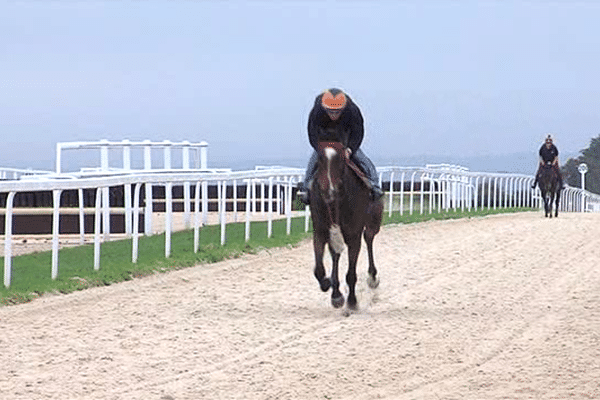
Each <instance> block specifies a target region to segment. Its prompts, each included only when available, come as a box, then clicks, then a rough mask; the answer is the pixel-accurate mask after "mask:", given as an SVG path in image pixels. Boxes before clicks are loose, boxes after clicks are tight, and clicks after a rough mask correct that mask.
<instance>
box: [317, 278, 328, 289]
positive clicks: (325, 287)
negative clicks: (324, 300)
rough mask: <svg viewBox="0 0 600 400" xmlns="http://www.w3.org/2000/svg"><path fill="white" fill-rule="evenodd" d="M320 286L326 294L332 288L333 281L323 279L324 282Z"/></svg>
mask: <svg viewBox="0 0 600 400" xmlns="http://www.w3.org/2000/svg"><path fill="white" fill-rule="evenodd" d="M319 286H321V290H322V291H324V292H326V291H328V290H329V288H330V287H331V279H329V278H323V280H322V281H320V282H319Z"/></svg>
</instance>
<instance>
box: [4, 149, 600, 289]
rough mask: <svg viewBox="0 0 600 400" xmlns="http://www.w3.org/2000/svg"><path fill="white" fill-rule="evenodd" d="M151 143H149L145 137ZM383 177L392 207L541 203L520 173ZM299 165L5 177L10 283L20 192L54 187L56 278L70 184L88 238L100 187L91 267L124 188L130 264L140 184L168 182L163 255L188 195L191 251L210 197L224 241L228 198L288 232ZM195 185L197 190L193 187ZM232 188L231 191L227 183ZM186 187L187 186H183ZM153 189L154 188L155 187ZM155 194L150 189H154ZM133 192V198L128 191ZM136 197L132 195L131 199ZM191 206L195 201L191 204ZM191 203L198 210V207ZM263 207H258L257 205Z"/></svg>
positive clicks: (148, 209) (569, 198)
mask: <svg viewBox="0 0 600 400" xmlns="http://www.w3.org/2000/svg"><path fill="white" fill-rule="evenodd" d="M145 144H147V143H145ZM377 171H378V173H379V180H380V183H381V184H382V186H383V187H384V188H385V189H387V190H386V194H387V196H386V198H385V201H386V202H387V204H386V206H387V212H388V213H389V215H392V213H394V212H398V213H400V214H404V213H405V212H406V213H410V214H413V213H420V214H423V213H437V212H442V211H449V210H463V211H464V210H472V209H474V210H480V209H497V208H509V207H531V208H534V209H535V208H539V207H540V206H541V204H542V202H541V198H540V196H539V194H538V191H537V190H533V189H531V184H532V182H533V177H531V176H527V175H521V174H500V173H486V172H472V171H468V170H466V169H465V168H461V167H457V166H451V165H429V166H427V167H424V168H423V167H396V166H389V167H380V168H377ZM303 174H304V170H302V169H298V168H284V167H277V168H265V167H261V168H257V169H256V170H249V171H231V170H207V169H204V168H201V169H189V168H186V169H181V170H172V169H163V170H138V171H123V170H122V171H104V172H102V171H93V173H91V172H90V173H78V174H44V175H34V176H31V177H22V178H23V179H20V180H5V181H0V193H6V194H7V197H6V208H5V210H4V211H5V235H4V285H5V286H6V287H9V286H10V282H11V273H12V268H11V266H12V236H13V234H12V229H13V215H14V207H13V202H14V198H15V195H16V194H17V193H22V192H42V191H50V192H52V203H53V206H52V265H51V277H52V279H56V277H57V276H58V267H59V228H60V226H59V225H60V213H61V207H60V200H61V194H62V193H63V192H64V191H66V190H76V191H77V192H78V199H79V206H78V208H79V222H80V224H79V226H80V237H81V242H82V243H83V240H84V223H83V218H84V204H83V203H84V202H83V190H86V189H87V190H94V191H95V193H96V195H95V204H94V208H93V209H94V260H93V268H94V269H95V270H98V269H99V268H100V250H101V243H102V241H103V240H109V239H110V235H111V232H110V224H109V218H110V212H111V209H110V204H109V199H108V196H107V195H106V194H105V193H108V189H109V188H111V187H124V188H125V192H126V193H130V195H126V197H125V199H126V201H125V204H124V207H121V210H123V208H124V213H125V233H126V236H127V237H129V238H130V239H131V240H132V244H133V245H132V255H131V260H132V262H134V263H135V262H137V257H138V241H139V236H140V234H141V233H140V229H139V220H140V205H141V204H142V201H141V195H140V194H141V189H142V187H145V188H146V191H147V190H148V188H152V187H153V186H162V187H164V188H165V199H164V204H165V257H167V258H168V257H169V256H170V252H171V233H172V221H173V203H174V201H179V202H181V201H183V214H184V221H185V226H186V227H187V228H192V229H193V231H194V241H193V242H194V244H193V251H194V252H197V251H198V248H199V229H200V228H201V226H202V225H203V224H205V223H206V222H207V213H208V202H209V201H216V202H217V205H218V206H217V209H218V211H217V212H218V215H219V223H220V225H221V244H224V243H225V242H226V225H227V218H226V216H225V212H226V210H227V203H230V204H231V208H232V211H233V212H234V214H235V216H236V217H235V220H237V214H238V204H240V203H241V204H245V207H244V215H245V238H246V240H249V239H250V235H251V232H250V226H251V224H250V222H251V221H252V220H254V219H256V218H255V217H256V214H257V213H260V214H262V215H263V216H265V217H266V218H267V229H268V236H269V237H270V236H271V233H272V220H273V218H274V214H275V213H282V214H284V215H285V218H286V219H287V233H288V234H289V233H290V229H291V218H292V203H293V193H294V188H295V187H296V184H297V183H298V182H299V181H300V180H301V179H302V178H303ZM209 185H212V186H216V187H217V190H216V197H215V198H211V199H209V196H208V186H209ZM174 186H183V187H184V190H183V199H174V198H173V187H174ZM192 186H193V187H194V189H195V190H194V191H193V196H192V195H191V191H190V190H189V189H190V188H191V187H192ZM240 186H244V187H245V189H246V190H245V197H244V198H242V197H241V196H238V193H239V191H238V188H239V187H240ZM229 187H230V188H231V189H232V190H227V189H228V188H229ZM185 188H187V190H186V189H185ZM150 190H151V189H150ZM150 193H151V191H150ZM129 196H131V197H129ZM127 198H130V200H132V201H127ZM145 202H146V204H145V211H144V218H145V219H144V226H145V232H144V234H146V235H151V234H152V229H151V228H152V227H151V224H152V219H151V215H152V213H153V209H152V203H153V199H152V197H151V196H150V197H148V196H146V197H145ZM192 205H193V207H192ZM192 208H193V212H192ZM259 208H260V210H259ZM561 210H562V211H566V212H584V211H585V212H600V196H598V195H595V194H592V193H589V192H587V191H583V190H581V189H576V188H572V187H567V188H566V189H565V190H563V193H562V199H561ZM309 213H310V210H309V208H308V207H307V208H306V209H305V210H304V212H303V213H302V214H303V215H304V218H305V226H304V229H305V230H308V226H309V224H308V221H309Z"/></svg>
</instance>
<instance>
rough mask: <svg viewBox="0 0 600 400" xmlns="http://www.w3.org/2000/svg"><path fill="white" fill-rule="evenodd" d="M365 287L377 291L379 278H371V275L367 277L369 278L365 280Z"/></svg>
mask: <svg viewBox="0 0 600 400" xmlns="http://www.w3.org/2000/svg"><path fill="white" fill-rule="evenodd" d="M367 285H369V287H370V288H371V289H377V287H378V286H379V278H377V277H375V278H373V277H372V276H371V275H369V277H368V278H367Z"/></svg>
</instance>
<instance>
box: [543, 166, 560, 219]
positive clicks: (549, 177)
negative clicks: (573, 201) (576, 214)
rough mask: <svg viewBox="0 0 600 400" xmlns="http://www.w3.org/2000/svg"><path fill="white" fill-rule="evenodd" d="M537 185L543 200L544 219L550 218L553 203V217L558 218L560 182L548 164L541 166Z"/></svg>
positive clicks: (553, 168)
mask: <svg viewBox="0 0 600 400" xmlns="http://www.w3.org/2000/svg"><path fill="white" fill-rule="evenodd" d="M538 185H539V187H540V191H541V192H542V199H544V210H545V212H546V217H550V218H552V203H553V202H555V203H556V204H555V208H554V216H555V217H558V204H559V202H560V191H561V190H562V187H561V186H560V180H559V177H558V173H557V171H556V169H555V167H553V166H552V163H550V162H548V163H545V164H543V165H542V166H541V168H540V171H539V175H538Z"/></svg>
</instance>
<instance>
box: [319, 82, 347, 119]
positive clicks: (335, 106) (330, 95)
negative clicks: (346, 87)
mask: <svg viewBox="0 0 600 400" xmlns="http://www.w3.org/2000/svg"><path fill="white" fill-rule="evenodd" d="M347 102H348V100H347V99H346V95H345V94H344V92H342V91H341V90H340V89H337V88H331V89H327V90H326V91H324V92H323V96H322V97H321V106H323V108H324V109H325V112H327V115H329V118H331V119H332V120H336V119H338V118H339V117H340V114H341V113H342V111H344V108H346V104H347Z"/></svg>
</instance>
